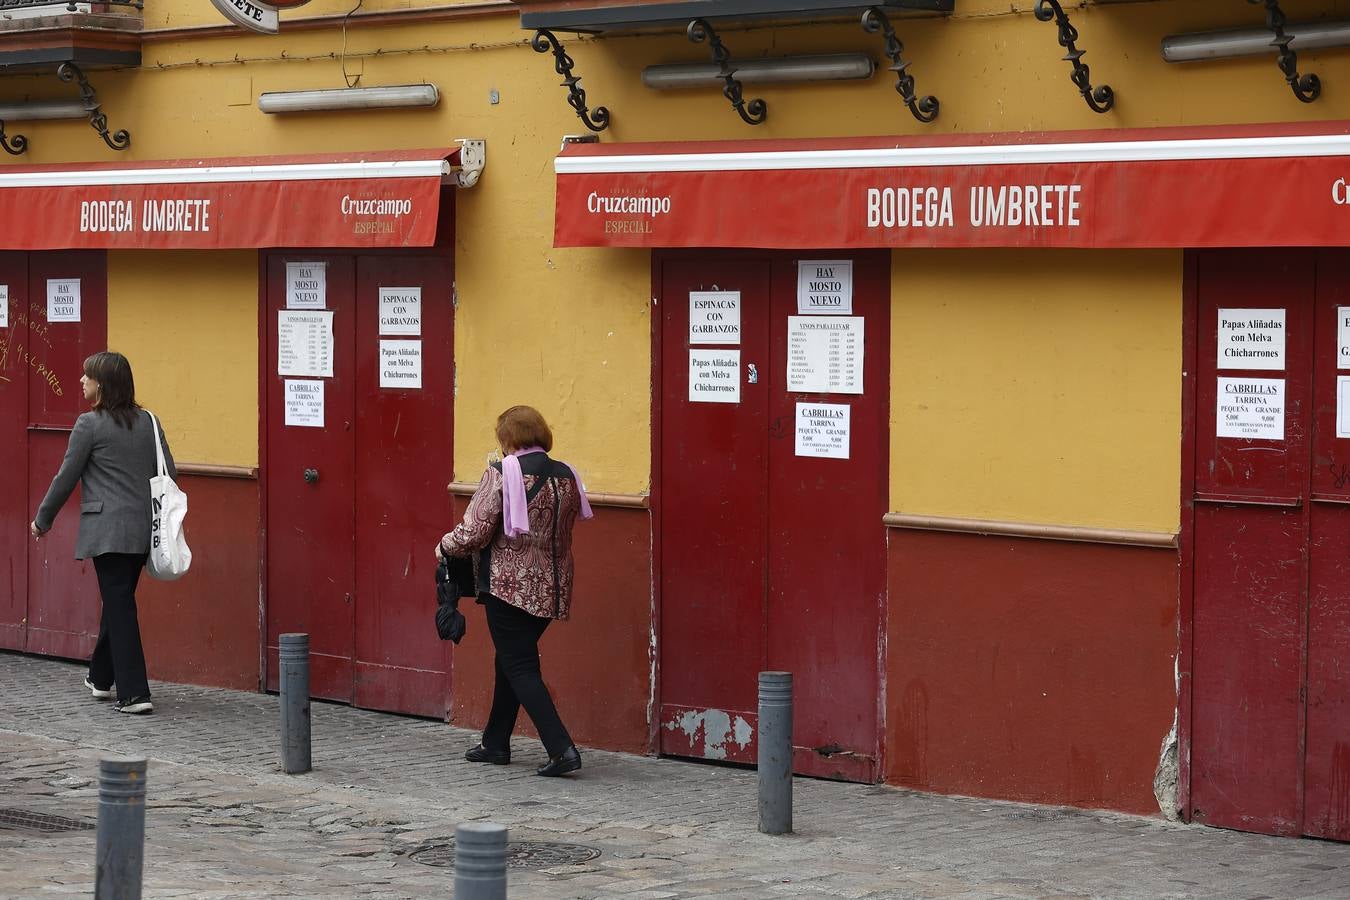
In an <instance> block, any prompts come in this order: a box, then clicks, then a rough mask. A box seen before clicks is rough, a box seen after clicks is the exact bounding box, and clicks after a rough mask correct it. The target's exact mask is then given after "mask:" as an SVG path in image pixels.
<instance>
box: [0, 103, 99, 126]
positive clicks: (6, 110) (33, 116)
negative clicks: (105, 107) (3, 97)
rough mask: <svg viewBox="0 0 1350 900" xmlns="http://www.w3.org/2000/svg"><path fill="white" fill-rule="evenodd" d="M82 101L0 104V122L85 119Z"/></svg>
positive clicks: (87, 113) (85, 112)
mask: <svg viewBox="0 0 1350 900" xmlns="http://www.w3.org/2000/svg"><path fill="white" fill-rule="evenodd" d="M87 118H89V110H87V109H85V108H84V101H83V100H30V101H29V102H27V103H0V122H31V121H34V120H37V119H87Z"/></svg>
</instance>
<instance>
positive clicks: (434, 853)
mask: <svg viewBox="0 0 1350 900" xmlns="http://www.w3.org/2000/svg"><path fill="white" fill-rule="evenodd" d="M599 856H600V851H599V850H597V849H595V848H594V847H586V846H584V845H582V844H557V843H554V842H552V841H511V842H509V843H508V844H507V845H506V867H507V868H508V869H551V868H553V867H554V866H575V865H577V864H579V863H584V862H590V861H591V860H593V859H596V858H598V857H599ZM408 857H409V859H412V860H413V861H414V862H419V863H421V864H422V865H424V866H438V867H440V868H443V869H453V868H454V867H455V842H454V841H453V840H449V841H444V842H439V843H435V844H428V845H426V846H424V847H422V848H420V849H418V850H414V851H413V852H412V853H410V854H408Z"/></svg>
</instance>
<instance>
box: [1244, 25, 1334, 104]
mask: <svg viewBox="0 0 1350 900" xmlns="http://www.w3.org/2000/svg"><path fill="white" fill-rule="evenodd" d="M1247 2H1248V3H1251V4H1253V5H1255V4H1258V3H1264V4H1265V7H1266V27H1267V28H1269V29H1270V30H1271V31H1272V32H1274V34H1275V40H1273V41H1271V42H1270V46H1272V47H1274V48H1275V49H1276V50H1277V51H1278V53H1279V58H1278V64H1279V67H1280V71H1281V72H1283V73H1284V80H1285V81H1287V82H1289V88H1290V90H1292V91H1293V92H1294V96H1295V97H1297V98H1298V99H1300V100H1302V101H1303V102H1304V103H1312V102H1313V101H1314V100H1316V99H1317V98H1318V97H1320V96H1322V79H1320V78H1318V77H1317V76H1316V75H1314V74H1313V73H1311V72H1309V73H1308V74H1307V75H1299V74H1298V53H1296V52H1295V51H1294V50H1293V49H1292V48H1291V47H1290V46H1289V45H1290V44H1291V43H1293V40H1294V37H1293V35H1290V34H1286V33H1285V30H1284V25H1285V22H1286V21H1288V20H1287V19H1286V18H1285V15H1284V11H1283V10H1281V9H1280V0H1247Z"/></svg>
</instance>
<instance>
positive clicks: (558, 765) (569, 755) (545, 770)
mask: <svg viewBox="0 0 1350 900" xmlns="http://www.w3.org/2000/svg"><path fill="white" fill-rule="evenodd" d="M580 768H581V754H580V753H578V752H577V748H576V747H568V748H567V749H566V750H564V751H563V752H562V753H560V754H558V755H557V756H550V757H549V760H548V762H546V763H544V764H543V765H542V766H540V767H539V768H538V769H536V770H535V774H537V775H543V776H544V777H545V778H556V777H557V776H559V775H566V774H567V773H568V772H575V771H576V770H577V769H580Z"/></svg>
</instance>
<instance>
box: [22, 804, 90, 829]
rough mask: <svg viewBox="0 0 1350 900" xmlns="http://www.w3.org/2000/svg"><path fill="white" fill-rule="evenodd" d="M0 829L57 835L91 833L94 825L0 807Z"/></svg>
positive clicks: (63, 817)
mask: <svg viewBox="0 0 1350 900" xmlns="http://www.w3.org/2000/svg"><path fill="white" fill-rule="evenodd" d="M0 828H16V829H23V830H24V831H36V832H38V833H39V834H57V833H59V832H62V831H93V830H94V823H93V822H86V821H84V820H82V819H67V818H66V817H65V816H54V815H51V814H50V813H36V812H30V811H29V810H26V809H8V808H4V807H0Z"/></svg>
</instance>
